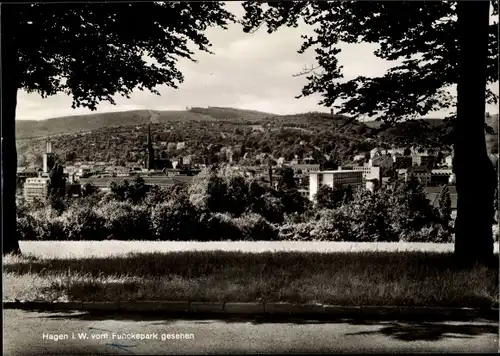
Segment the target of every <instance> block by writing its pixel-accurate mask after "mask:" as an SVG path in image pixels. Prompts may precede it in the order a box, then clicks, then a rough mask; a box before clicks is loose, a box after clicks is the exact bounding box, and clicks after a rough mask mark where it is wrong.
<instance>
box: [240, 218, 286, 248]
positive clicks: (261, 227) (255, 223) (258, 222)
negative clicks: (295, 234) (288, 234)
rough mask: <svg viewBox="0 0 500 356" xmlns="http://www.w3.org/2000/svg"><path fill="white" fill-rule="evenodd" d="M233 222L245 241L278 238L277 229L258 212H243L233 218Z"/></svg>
mask: <svg viewBox="0 0 500 356" xmlns="http://www.w3.org/2000/svg"><path fill="white" fill-rule="evenodd" d="M234 224H235V225H236V226H237V227H238V229H239V230H240V231H241V235H242V237H243V240H246V241H255V240H262V241H275V240H278V232H279V231H278V229H276V228H275V227H274V226H273V225H271V224H270V223H269V222H268V221H267V220H266V219H264V218H263V217H262V216H260V215H258V214H245V215H242V216H241V217H239V218H236V219H234Z"/></svg>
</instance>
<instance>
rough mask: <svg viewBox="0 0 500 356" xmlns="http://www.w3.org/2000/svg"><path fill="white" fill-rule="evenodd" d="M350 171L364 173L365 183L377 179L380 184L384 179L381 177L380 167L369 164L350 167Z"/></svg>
mask: <svg viewBox="0 0 500 356" xmlns="http://www.w3.org/2000/svg"><path fill="white" fill-rule="evenodd" d="M349 169H351V170H353V171H361V172H363V180H364V181H367V180H372V179H377V180H378V181H379V182H380V180H381V179H382V176H381V175H380V167H374V166H370V165H368V164H364V165H362V166H353V167H349Z"/></svg>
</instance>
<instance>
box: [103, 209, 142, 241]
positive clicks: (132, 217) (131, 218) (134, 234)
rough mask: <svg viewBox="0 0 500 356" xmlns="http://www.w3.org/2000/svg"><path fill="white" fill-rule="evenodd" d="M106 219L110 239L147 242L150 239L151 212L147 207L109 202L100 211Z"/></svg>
mask: <svg viewBox="0 0 500 356" xmlns="http://www.w3.org/2000/svg"><path fill="white" fill-rule="evenodd" d="M98 213H99V214H100V215H101V216H102V217H103V218H104V220H105V224H104V227H105V229H106V231H107V233H108V234H109V235H108V239H118V240H147V239H149V237H150V233H151V227H150V212H149V209H148V208H147V207H146V206H143V205H133V204H131V203H129V202H117V201H112V202H109V203H107V204H105V205H103V206H101V207H99V209H98Z"/></svg>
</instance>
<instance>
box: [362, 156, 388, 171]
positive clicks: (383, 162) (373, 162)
mask: <svg viewBox="0 0 500 356" xmlns="http://www.w3.org/2000/svg"><path fill="white" fill-rule="evenodd" d="M368 165H370V166H373V167H380V168H385V169H391V168H392V167H393V165H394V162H393V160H392V157H391V156H387V155H383V156H375V157H374V158H371V159H370V160H369V161H368Z"/></svg>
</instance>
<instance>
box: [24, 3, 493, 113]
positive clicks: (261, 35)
mask: <svg viewBox="0 0 500 356" xmlns="http://www.w3.org/2000/svg"><path fill="white" fill-rule="evenodd" d="M228 10H229V11H231V12H232V13H234V14H235V15H237V16H241V15H242V14H243V9H242V7H241V4H240V3H239V2H229V3H228ZM311 32H312V31H311V29H310V28H308V27H307V26H299V27H298V28H282V29H280V30H279V31H278V32H276V33H273V34H271V35H269V34H268V33H267V32H266V30H265V28H262V29H260V30H259V31H258V32H256V33H254V34H245V33H243V31H242V30H241V27H240V26H239V25H237V24H235V25H232V26H230V28H229V29H228V30H227V31H225V30H222V29H219V28H213V29H209V30H208V31H207V37H208V38H209V40H210V41H211V43H212V45H213V47H212V48H211V50H212V52H214V53H215V54H213V55H211V54H207V53H202V52H198V53H197V54H196V57H195V59H197V60H198V63H192V62H190V61H184V60H179V64H178V68H179V70H180V71H181V72H182V73H183V74H184V77H185V81H184V83H182V84H180V86H179V89H177V90H175V89H171V88H167V87H163V86H162V87H159V88H158V89H159V92H160V93H161V96H157V95H154V94H151V93H149V92H148V91H144V92H141V91H137V92H135V93H134V94H133V95H131V98H130V99H126V98H122V97H120V96H118V97H116V105H111V104H109V103H107V102H102V103H101V104H100V105H99V106H98V110H97V112H109V111H126V110H137V109H152V110H184V109H185V108H186V107H192V106H200V107H207V106H228V107H236V108H242V109H251V110H259V111H265V112H271V113H276V114H291V113H299V112H308V111H328V110H327V109H325V108H323V107H321V106H319V105H318V101H319V100H320V96H309V97H306V98H301V99H295V98H294V97H295V96H296V95H298V94H300V92H301V89H302V87H303V86H304V84H305V83H306V79H305V77H293V76H292V75H293V74H295V73H297V72H300V71H301V70H302V69H303V68H304V66H308V67H309V66H311V65H313V64H315V60H314V57H315V53H314V52H313V51H307V52H306V53H305V54H298V53H297V50H298V49H299V48H300V46H301V44H302V39H301V38H300V35H301V34H308V33H311ZM342 48H343V51H342V52H341V53H340V54H339V60H340V63H341V64H342V65H343V66H344V75H345V76H346V78H348V79H349V78H354V77H356V76H358V75H365V76H378V75H382V74H383V73H384V72H385V71H386V70H387V69H389V68H391V67H392V66H393V65H394V64H393V63H390V62H387V61H384V60H381V59H379V58H377V57H375V56H374V55H373V51H374V49H375V48H376V46H375V45H367V44H357V45H346V46H343V47H342ZM495 87H497V86H495ZM495 90H496V92H498V88H496V89H495ZM487 110H488V111H490V112H495V113H496V112H498V107H491V106H490V107H488V109H487ZM90 113H92V112H91V111H89V110H88V109H83V108H79V109H72V108H71V98H70V97H69V96H66V95H64V94H58V95H55V96H51V97H49V98H46V99H42V98H41V97H40V96H39V95H38V94H35V93H32V94H28V93H26V92H24V91H21V92H19V94H18V107H17V119H19V120H43V119H48V118H52V117H59V116H67V115H82V114H90ZM444 115H445V113H437V114H433V115H432V116H433V117H440V116H444Z"/></svg>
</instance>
